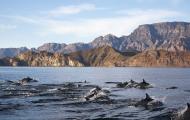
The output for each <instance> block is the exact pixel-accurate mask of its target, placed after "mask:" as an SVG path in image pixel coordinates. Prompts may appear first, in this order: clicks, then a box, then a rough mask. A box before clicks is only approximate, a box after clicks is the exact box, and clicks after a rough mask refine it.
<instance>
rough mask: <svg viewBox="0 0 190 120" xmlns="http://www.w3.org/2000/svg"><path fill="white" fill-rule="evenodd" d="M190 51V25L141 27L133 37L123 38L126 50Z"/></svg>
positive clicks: (164, 24) (166, 23)
mask: <svg viewBox="0 0 190 120" xmlns="http://www.w3.org/2000/svg"><path fill="white" fill-rule="evenodd" d="M129 49H131V50H137V51H144V50H160V49H162V50H167V51H189V50H190V23H185V22H164V23H156V24H147V25H140V26H139V27H138V28H137V29H136V30H134V32H133V33H131V35H129V36H126V37H123V42H122V44H121V46H120V50H121V51H125V50H129Z"/></svg>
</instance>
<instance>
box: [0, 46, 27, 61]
mask: <svg viewBox="0 0 190 120" xmlns="http://www.w3.org/2000/svg"><path fill="white" fill-rule="evenodd" d="M28 50H29V49H28V48H26V47H21V48H0V58H4V57H14V56H16V55H18V54H20V53H24V52H26V51H28Z"/></svg>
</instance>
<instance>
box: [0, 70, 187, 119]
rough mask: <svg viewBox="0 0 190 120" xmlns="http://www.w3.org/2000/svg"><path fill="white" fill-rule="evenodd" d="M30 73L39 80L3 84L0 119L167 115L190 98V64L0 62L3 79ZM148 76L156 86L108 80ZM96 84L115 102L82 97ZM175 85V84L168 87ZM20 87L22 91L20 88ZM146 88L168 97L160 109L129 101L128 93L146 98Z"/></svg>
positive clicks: (153, 117) (156, 96)
mask: <svg viewBox="0 0 190 120" xmlns="http://www.w3.org/2000/svg"><path fill="white" fill-rule="evenodd" d="M26 76H30V77H32V78H35V79H37V80H38V81H39V82H38V83H35V84H32V85H25V86H16V87H15V86H10V85H9V86H6V85H4V84H1V87H0V88H1V92H0V95H1V97H0V119H2V120H48V119H49V120H52V119H56V120H62V119H79V120H81V119H98V118H114V119H116V118H118V119H132V120H134V119H139V120H142V119H168V117H163V116H167V113H168V112H170V111H171V110H173V109H180V108H182V107H184V106H185V105H186V103H187V102H190V87H189V86H190V69H188V68H93V67H87V68H48V67H45V68H27V67H26V68H24V67H23V68H21V67H1V68H0V81H1V82H3V81H6V80H12V81H17V80H20V79H22V78H24V77H26ZM143 78H144V79H145V80H147V81H148V82H149V83H151V84H153V86H154V88H151V89H146V90H141V89H135V88H131V89H123V88H116V87H115V84H106V83H105V82H122V81H123V82H124V81H129V80H130V79H133V80H135V81H139V82H140V81H142V79H143ZM85 80H86V81H87V82H88V83H80V84H81V86H82V87H79V88H72V89H69V90H67V91H61V92H60V91H54V90H55V89H56V88H64V87H65V86H64V85H65V83H68V82H73V83H76V84H78V82H83V81H85ZM93 85H98V86H100V87H102V88H105V89H108V90H109V91H110V92H111V95H110V98H111V99H112V100H114V101H115V102H113V103H107V102H106V103H104V102H84V101H82V100H81V99H82V97H83V96H84V95H85V94H86V93H87V92H88V91H89V90H90V89H92V88H93V87H90V86H93ZM171 86H176V87H178V88H177V89H169V90H167V89H166V88H167V87H171ZM18 90H19V91H18ZM145 93H149V94H150V95H151V96H154V97H155V98H158V99H161V100H163V102H164V105H163V106H162V108H160V109H158V110H147V109H144V108H141V107H132V106H129V105H128V100H130V99H142V98H144V96H145Z"/></svg>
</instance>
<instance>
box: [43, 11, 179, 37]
mask: <svg viewBox="0 0 190 120" xmlns="http://www.w3.org/2000/svg"><path fill="white" fill-rule="evenodd" d="M117 14H120V16H117V17H109V18H97V19H81V20H77V21H59V20H48V21H46V22H48V23H47V26H46V28H45V29H46V30H47V32H48V33H54V34H58V35H75V36H79V37H81V36H97V35H103V34H108V33H112V34H115V35H118V36H121V35H127V34H129V33H131V32H132V30H134V29H135V28H136V27H138V25H140V24H147V23H154V22H163V21H169V20H171V18H173V19H174V18H177V17H179V16H180V15H181V13H179V12H176V11H170V10H153V9H149V10H128V11H126V10H122V11H118V12H117Z"/></svg>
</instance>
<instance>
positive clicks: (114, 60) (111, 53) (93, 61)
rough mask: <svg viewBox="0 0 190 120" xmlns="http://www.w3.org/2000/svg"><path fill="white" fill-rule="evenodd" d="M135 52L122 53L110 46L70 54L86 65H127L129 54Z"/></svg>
mask: <svg viewBox="0 0 190 120" xmlns="http://www.w3.org/2000/svg"><path fill="white" fill-rule="evenodd" d="M134 54H135V53H132V52H131V53H120V52H119V51H117V50H115V49H113V48H112V47H109V46H103V47H99V48H95V49H91V50H87V51H79V52H75V53H71V54H69V56H72V57H73V58H74V59H76V60H78V61H80V62H81V63H83V64H84V65H85V66H125V65H124V63H125V61H126V60H127V58H128V57H129V56H132V55H134Z"/></svg>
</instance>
